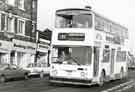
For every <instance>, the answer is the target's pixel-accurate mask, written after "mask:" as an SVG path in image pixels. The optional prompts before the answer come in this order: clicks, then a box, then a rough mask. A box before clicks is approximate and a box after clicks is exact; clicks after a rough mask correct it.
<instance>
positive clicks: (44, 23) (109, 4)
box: [38, 0, 135, 49]
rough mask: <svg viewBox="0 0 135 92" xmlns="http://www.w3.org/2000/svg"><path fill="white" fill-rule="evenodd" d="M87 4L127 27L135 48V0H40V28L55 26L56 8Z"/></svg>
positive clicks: (80, 6) (131, 42) (131, 45)
mask: <svg viewBox="0 0 135 92" xmlns="http://www.w3.org/2000/svg"><path fill="white" fill-rule="evenodd" d="M85 5H90V6H92V9H93V10H94V11H96V12H98V13H100V14H101V15H104V16H106V17H107V18H109V19H111V20H113V21H116V22H118V23H120V24H122V25H124V26H125V27H127V28H128V30H129V36H130V37H129V38H130V43H129V44H130V47H131V48H134V49H135V41H134V40H135V0H38V29H39V30H44V29H45V28H53V25H54V15H55V10H57V9H61V8H75V7H76V8H83V7H84V6H85Z"/></svg>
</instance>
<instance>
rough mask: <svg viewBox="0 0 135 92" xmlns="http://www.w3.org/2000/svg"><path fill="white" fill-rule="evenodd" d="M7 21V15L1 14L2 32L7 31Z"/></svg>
mask: <svg viewBox="0 0 135 92" xmlns="http://www.w3.org/2000/svg"><path fill="white" fill-rule="evenodd" d="M5 20H6V15H5V14H1V31H3V30H5V23H6V22H5Z"/></svg>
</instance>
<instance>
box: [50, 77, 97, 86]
mask: <svg viewBox="0 0 135 92" xmlns="http://www.w3.org/2000/svg"><path fill="white" fill-rule="evenodd" d="M49 82H50V83H58V84H72V85H87V86H90V85H94V84H97V83H94V82H92V80H81V79H68V78H54V77H49Z"/></svg>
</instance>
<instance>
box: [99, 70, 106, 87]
mask: <svg viewBox="0 0 135 92" xmlns="http://www.w3.org/2000/svg"><path fill="white" fill-rule="evenodd" d="M105 76H106V75H105V71H104V70H103V71H102V72H101V75H100V78H99V84H98V85H99V86H100V87H102V86H103V85H104V83H105Z"/></svg>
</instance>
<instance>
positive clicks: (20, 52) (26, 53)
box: [13, 39, 36, 67]
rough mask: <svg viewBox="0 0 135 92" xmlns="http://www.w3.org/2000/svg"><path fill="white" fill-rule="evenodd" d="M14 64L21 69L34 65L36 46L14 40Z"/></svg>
mask: <svg viewBox="0 0 135 92" xmlns="http://www.w3.org/2000/svg"><path fill="white" fill-rule="evenodd" d="M13 43H14V55H13V56H14V57H15V58H14V62H13V64H16V65H18V66H20V67H26V66H27V65H28V64H29V63H34V58H35V48H36V44H35V43H32V42H26V41H22V40H16V39H14V40H13Z"/></svg>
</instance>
